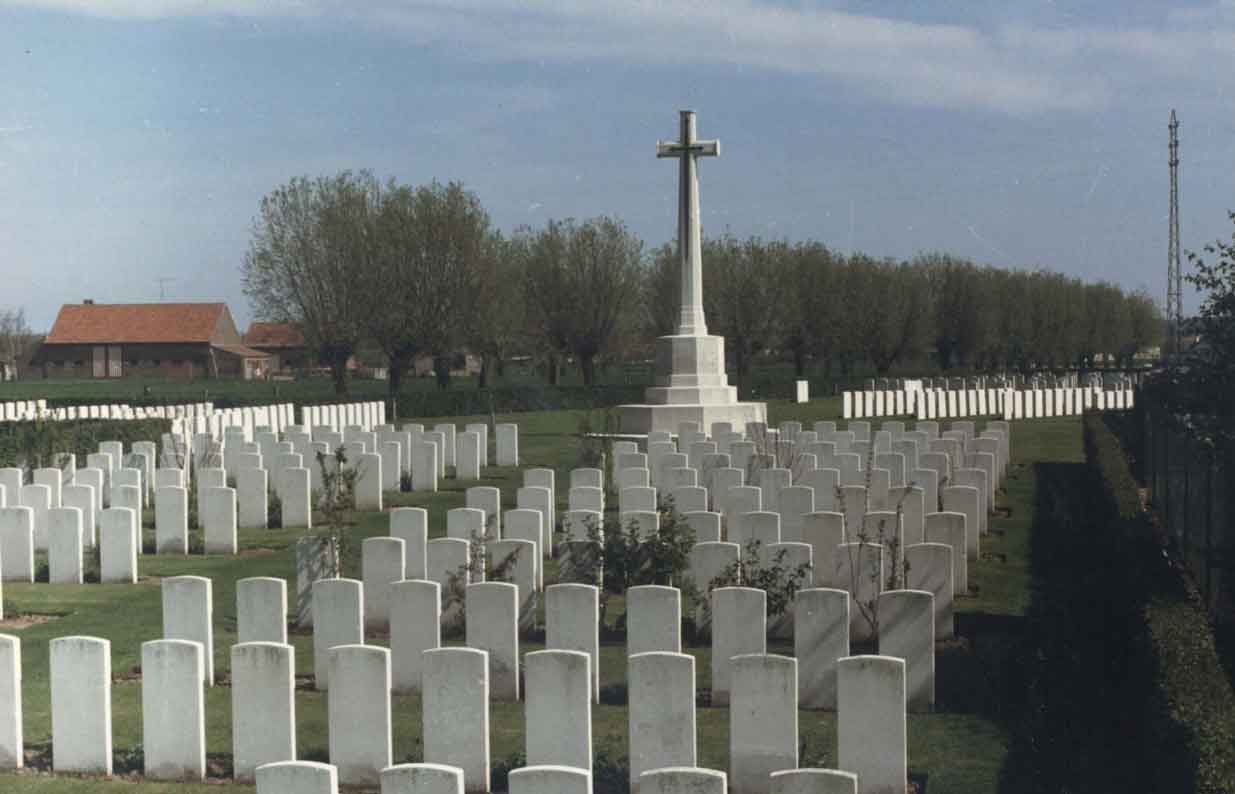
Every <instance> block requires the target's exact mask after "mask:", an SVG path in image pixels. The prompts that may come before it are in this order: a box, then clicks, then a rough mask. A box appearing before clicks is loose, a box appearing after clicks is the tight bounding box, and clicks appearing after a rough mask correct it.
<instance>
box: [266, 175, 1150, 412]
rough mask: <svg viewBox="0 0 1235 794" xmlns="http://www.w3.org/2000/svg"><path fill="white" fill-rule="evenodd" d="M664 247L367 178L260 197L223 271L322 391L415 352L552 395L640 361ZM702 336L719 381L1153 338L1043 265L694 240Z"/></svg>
mask: <svg viewBox="0 0 1235 794" xmlns="http://www.w3.org/2000/svg"><path fill="white" fill-rule="evenodd" d="M676 268H677V258H676V255H675V245H674V244H673V243H666V244H664V245H662V246H660V247H659V248H656V249H652V250H647V249H646V248H645V246H644V243H643V241H641V240H640V239H639V238H638V237H637V236H636V235H635V234H633V233H632V232H631V231H630V230H629V229H627V228H626V226H625V225H624V224H623V223H622V222H621V221H620V220H619V219H617V218H613V217H607V216H601V217H597V218H591V219H587V220H574V219H566V220H550V221H548V222H547V223H546V224H545V225H544V226H542V227H539V228H531V227H521V228H519V229H516V230H515V231H514V232H513V233H512V234H510V235H509V236H507V235H504V234H503V233H502V232H501V231H500V230H498V229H496V228H495V227H494V226H493V224H492V222H491V220H490V218H489V215H488V213H487V212H486V211H485V209H484V207H483V205H482V204H481V202H480V199H479V198H478V197H477V196H476V195H475V194H474V193H473V192H471V191H469V190H467V189H465V188H464V187H463V185H461V184H459V183H457V182H451V183H445V184H443V183H439V182H431V183H429V184H427V185H420V186H412V185H403V184H399V183H397V182H395V181H394V180H389V181H382V180H379V179H378V178H377V177H375V176H374V175H373V174H371V173H369V172H367V171H361V172H343V173H340V174H337V175H335V176H329V177H319V178H309V177H298V178H295V179H292V180H290V181H289V182H287V183H286V184H284V185H281V186H279V187H277V188H276V189H275V190H273V191H272V192H271V193H269V194H268V195H267V196H266V197H265V198H263V200H262V202H261V207H260V211H259V214H258V217H257V218H256V219H255V221H254V224H253V230H252V236H251V240H250V244H249V249H248V252H247V253H246V255H245V258H244V263H243V265H242V273H243V279H244V289H245V293H246V295H247V296H248V297H249V300H250V302H251V304H252V307H253V310H254V314H255V315H256V316H257V317H258V318H260V319H264V320H271V321H295V322H298V323H300V324H301V327H302V329H303V332H304V335H305V339H306V342H307V344H308V345H309V346H310V348H311V349H312V350H313V351H315V352H316V353H317V354H318V355H319V356H320V358H321V361H322V362H323V363H325V364H327V365H329V366H330V368H331V371H332V373H333V375H334V378H335V383H336V388H337V390H339V391H340V392H344V391H346V388H347V380H346V378H347V375H346V373H347V369H346V364H347V361H348V359H349V358H350V357H351V356H353V355H355V354H356V352H357V351H358V350H359V349H360V347H361V345H372V346H374V347H376V349H378V350H380V351H381V353H382V355H383V357H384V358H385V360H386V361H387V363H388V365H389V379H390V381H389V388H390V391H391V393H392V394H397V393H398V390H399V387H400V383H401V380H402V377H403V376H404V374H405V373H406V371H407V370H408V368H409V367H410V366H411V364H412V362H413V360H414V359H416V358H417V357H420V356H422V355H429V356H431V357H432V358H433V361H434V370H435V373H436V374H437V377H438V379H439V382H440V383H441V384H442V385H443V386H444V385H446V384H447V383H448V380H449V371H450V362H451V360H452V359H453V358H454V357H455V355H456V354H458V353H459V352H462V351H465V350H466V351H468V352H471V353H472V354H475V355H477V356H479V357H480V358H481V360H482V374H481V385H482V386H483V385H484V384H485V382H486V381H487V379H488V377H489V376H490V375H491V374H492V373H494V372H495V371H500V370H501V368H502V364H503V362H504V361H505V360H508V359H509V358H510V357H512V356H513V355H531V356H534V357H536V358H538V359H539V360H540V361H542V362H544V363H545V364H546V370H547V372H548V373H549V378H550V381H551V382H556V376H557V373H558V371H559V365H560V363H561V362H562V361H563V360H565V359H567V358H570V359H573V360H574V361H575V362H576V363H577V364H578V366H579V368H580V370H581V372H582V375H583V379H584V382H585V383H586V384H589V385H590V384H593V383H595V381H596V376H597V367H598V365H602V364H604V363H608V362H613V361H622V360H646V359H647V358H649V357H650V356H651V354H652V350H653V342H654V340H655V338H656V337H657V336H660V335H664V334H667V333H672V332H673V330H674V329H673V325H674V323H675V321H676V317H677V309H678V298H679V295H678V290H679V286H678V285H679V279H678V273H677V269H676ZM703 268H704V272H703V278H704V303H705V311H706V313H707V320H708V324H709V330H710V332H711V333H713V334H718V335H722V336H724V337H726V347H727V349H728V351H729V355H730V356H731V359H732V360H731V365H732V367H733V368H734V369H735V370H736V372H737V374H738V376H739V378H742V377H745V376H746V375H747V374H749V372H750V371H751V368H752V366H754V364H755V363H756V362H757V361H762V360H767V359H773V360H787V361H791V362H792V363H793V365H794V368H795V370H796V371H797V372H798V373H799V374H801V373H804V372H805V371H806V370H807V369H808V368H809V367H818V368H822V369H823V370H824V371H826V372H833V371H839V372H841V373H846V374H848V373H851V372H853V371H854V370H855V369H856V368H857V367H858V366H860V365H867V366H869V367H872V368H874V369H875V370H876V371H877V372H880V373H886V372H888V371H889V370H890V369H891V368H892V367H893V366H895V365H898V364H912V363H916V362H922V361H925V360H928V359H930V360H933V361H934V362H935V364H936V365H937V366H938V367H940V368H942V369H945V370H950V369H958V368H960V369H973V370H992V369H1023V370H1027V369H1034V368H1044V367H1059V366H1081V367H1087V366H1093V365H1094V364H1096V363H1097V362H1098V361H1099V360H1101V361H1104V362H1112V361H1117V362H1124V363H1127V362H1130V360H1131V358H1132V356H1134V355H1135V354H1136V353H1137V351H1139V350H1143V349H1145V348H1147V347H1151V346H1153V345H1156V344H1157V343H1158V340H1159V337H1160V335H1161V330H1162V319H1161V317H1160V314H1159V311H1158V309H1157V307H1156V305H1155V304H1154V301H1153V300H1152V299H1151V298H1150V297H1149V296H1148V295H1147V294H1145V293H1144V292H1127V291H1125V290H1123V289H1121V288H1119V287H1118V286H1115V285H1113V284H1109V283H1105V282H1099V283H1089V284H1087V283H1084V282H1083V281H1081V280H1080V279H1077V278H1073V277H1069V276H1065V275H1062V274H1059V273H1053V272H1050V271H1046V270H1007V269H1002V268H996V267H991V266H987V265H980V264H977V263H974V262H971V261H969V260H967V259H964V258H961V257H957V256H953V255H950V254H944V253H929V254H922V255H919V256H917V257H914V258H913V259H912V260H910V261H898V260H894V259H888V258H883V259H879V258H875V257H871V256H868V255H866V254H862V253H852V254H843V253H840V252H837V251H834V250H832V249H829V248H828V247H827V246H826V245H824V244H823V243H821V242H818V241H803V242H789V241H784V240H764V239H761V238H758V237H751V238H748V239H739V238H736V237H733V236H729V235H724V236H720V237H711V238H706V239H705V240H704V243H703Z"/></svg>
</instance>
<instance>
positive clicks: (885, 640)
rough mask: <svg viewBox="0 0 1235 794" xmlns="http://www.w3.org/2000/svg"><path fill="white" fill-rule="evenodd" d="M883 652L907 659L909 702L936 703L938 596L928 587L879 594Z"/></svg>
mask: <svg viewBox="0 0 1235 794" xmlns="http://www.w3.org/2000/svg"><path fill="white" fill-rule="evenodd" d="M879 654H880V655H881V656H894V657H896V658H899V659H904V660H905V694H906V705H907V707H908V709H909V710H910V711H922V712H926V711H930V710H931V709H932V708H933V707H934V705H935V608H934V597H933V596H932V595H931V594H930V593H928V592H926V591H924V590H888V591H886V592H884V593H881V594H880V595H879Z"/></svg>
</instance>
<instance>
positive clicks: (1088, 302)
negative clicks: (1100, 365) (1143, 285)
mask: <svg viewBox="0 0 1235 794" xmlns="http://www.w3.org/2000/svg"><path fill="white" fill-rule="evenodd" d="M1083 291H1084V298H1085V316H1084V346H1083V347H1082V350H1081V359H1082V362H1081V363H1082V364H1085V363H1088V365H1089V366H1093V365H1094V364H1095V363H1096V360H1097V356H1098V354H1102V355H1103V356H1104V358H1105V359H1106V361H1107V362H1108V364H1109V362H1110V360H1111V359H1112V358H1113V357H1115V356H1117V355H1120V354H1121V353H1122V348H1123V347H1124V345H1126V344H1127V342H1128V338H1129V336H1130V318H1129V316H1128V312H1127V306H1126V305H1125V301H1124V294H1123V291H1122V290H1120V289H1119V287H1116V286H1115V285H1114V284H1110V283H1108V282H1105V281H1099V282H1097V283H1095V284H1086V285H1084V287H1083Z"/></svg>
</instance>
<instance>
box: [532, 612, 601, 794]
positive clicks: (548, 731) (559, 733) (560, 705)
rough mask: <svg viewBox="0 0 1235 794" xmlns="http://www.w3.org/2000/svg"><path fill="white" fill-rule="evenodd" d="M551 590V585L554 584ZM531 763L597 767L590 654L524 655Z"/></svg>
mask: <svg viewBox="0 0 1235 794" xmlns="http://www.w3.org/2000/svg"><path fill="white" fill-rule="evenodd" d="M550 590H551V591H552V588H550ZM524 665H525V668H526V669H525V673H526V676H527V693H526V696H527V705H526V707H525V708H524V715H525V723H526V733H525V736H526V741H527V762H528V764H529V765H538V764H554V765H561V766H572V767H577V768H579V769H586V770H588V771H589V772H590V771H591V769H592V698H591V691H592V687H591V678H592V674H591V670H590V668H591V659H590V657H589V655H588V654H587V653H585V652H581V651H566V650H548V651H535V652H533V653H529V654H528V655H527V656H526V657H525V658H524Z"/></svg>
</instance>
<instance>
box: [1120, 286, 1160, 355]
mask: <svg viewBox="0 0 1235 794" xmlns="http://www.w3.org/2000/svg"><path fill="white" fill-rule="evenodd" d="M1124 311H1125V312H1126V313H1127V315H1128V326H1127V331H1128V338H1127V341H1126V343H1125V344H1124V347H1123V355H1124V357H1125V365H1126V366H1132V363H1133V359H1135V358H1136V354H1137V353H1139V352H1141V351H1142V350H1148V349H1150V348H1153V347H1157V346H1159V345H1161V344H1162V328H1163V323H1164V320H1163V317H1162V312H1161V310H1160V309H1159V308H1158V304H1157V303H1156V302H1155V301H1154V299H1153V297H1152V296H1151V295H1150V294H1149V293H1148V292H1146V291H1145V290H1144V288H1142V289H1138V290H1136V291H1135V292H1132V293H1129V294H1127V295H1125V296H1124Z"/></svg>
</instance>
